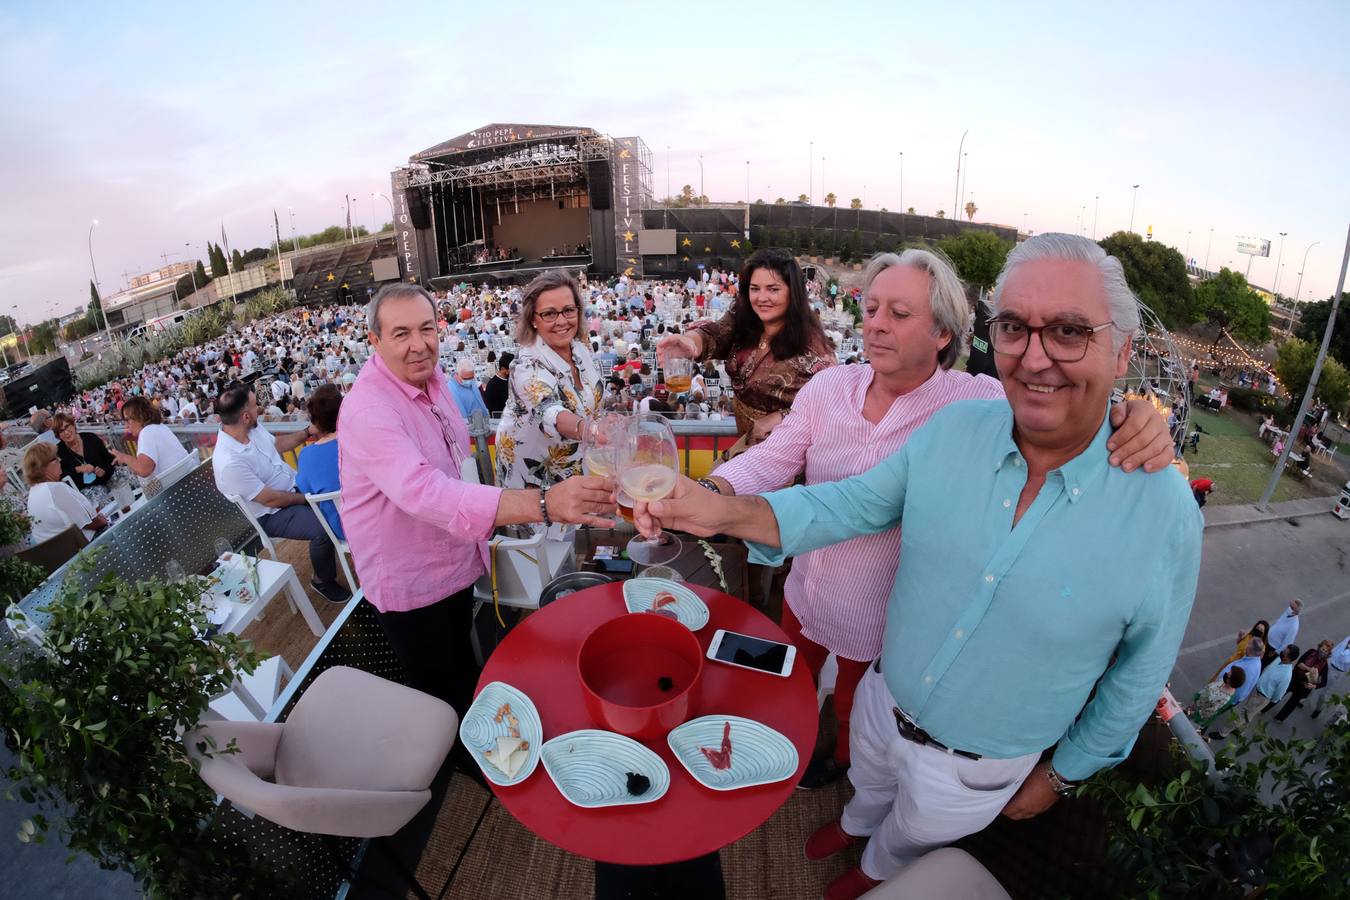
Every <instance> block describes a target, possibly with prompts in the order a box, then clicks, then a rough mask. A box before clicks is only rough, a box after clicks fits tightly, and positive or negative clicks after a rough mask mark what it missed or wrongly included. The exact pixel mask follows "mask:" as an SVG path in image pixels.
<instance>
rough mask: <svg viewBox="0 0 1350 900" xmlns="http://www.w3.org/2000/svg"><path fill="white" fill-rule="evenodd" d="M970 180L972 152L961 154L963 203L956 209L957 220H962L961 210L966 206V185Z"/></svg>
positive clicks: (961, 201)
mask: <svg viewBox="0 0 1350 900" xmlns="http://www.w3.org/2000/svg"><path fill="white" fill-rule="evenodd" d="M969 182H970V154H969V153H962V154H961V200H960V203H961V205H960V206H959V207H958V208H957V210H956V221H958V222H959V221H961V211H962V210H963V209H965V208H966V185H967V184H968V183H969Z"/></svg>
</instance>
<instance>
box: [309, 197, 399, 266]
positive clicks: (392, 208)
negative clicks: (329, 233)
mask: <svg viewBox="0 0 1350 900" xmlns="http://www.w3.org/2000/svg"><path fill="white" fill-rule="evenodd" d="M381 196H384V195H383V194H381ZM384 199H386V200H389V198H388V197H385V198H384ZM286 212H287V213H289V214H290V217H291V251H292V252H294V251H296V250H299V249H300V241H299V240H298V239H297V238H296V236H295V207H294V206H288V207H286ZM389 215H390V217H392V216H393V215H394V201H392V200H389Z"/></svg>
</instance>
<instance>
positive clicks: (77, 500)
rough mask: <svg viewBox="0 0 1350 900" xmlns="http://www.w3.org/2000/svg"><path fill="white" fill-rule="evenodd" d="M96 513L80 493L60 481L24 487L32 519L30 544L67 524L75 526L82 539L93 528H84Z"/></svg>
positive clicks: (45, 538) (92, 533)
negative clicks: (80, 532)
mask: <svg viewBox="0 0 1350 900" xmlns="http://www.w3.org/2000/svg"><path fill="white" fill-rule="evenodd" d="M97 515H98V510H96V509H94V505H93V504H92V503H90V502H89V501H88V500H86V499H84V495H83V494H81V493H80V492H79V491H77V490H75V489H74V488H73V487H71V486H70V485H68V484H66V483H65V482H64V481H43V482H39V483H38V484H35V485H33V486H32V487H31V488H29V489H28V517H29V518H30V519H32V520H33V543H35V544H40V543H42V542H43V541H45V540H47V539H48V538H53V537H56V536H57V535H58V534H60V533H61V532H63V531H65V530H66V529H67V528H69V527H70V526H71V525H79V526H80V527H81V530H83V531H84V536H85V537H86V538H91V539H92V538H93V536H94V532H93V529H90V528H84V526H85V525H88V524H89V522H90V521H91V520H92V519H93V518H94V517H95V516H97Z"/></svg>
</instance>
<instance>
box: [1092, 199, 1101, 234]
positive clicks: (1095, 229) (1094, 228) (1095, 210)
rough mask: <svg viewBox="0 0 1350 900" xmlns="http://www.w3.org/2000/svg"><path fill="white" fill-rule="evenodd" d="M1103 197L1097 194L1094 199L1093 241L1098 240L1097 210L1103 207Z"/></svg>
mask: <svg viewBox="0 0 1350 900" xmlns="http://www.w3.org/2000/svg"><path fill="white" fill-rule="evenodd" d="M1101 200H1102V195H1101V194H1096V195H1095V196H1093V198H1092V239H1093V240H1094V241H1095V240H1096V239H1097V209H1098V207H1099V206H1100V205H1101Z"/></svg>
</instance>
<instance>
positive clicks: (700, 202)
mask: <svg viewBox="0 0 1350 900" xmlns="http://www.w3.org/2000/svg"><path fill="white" fill-rule="evenodd" d="M704 196H705V195H704V193H703V154H702V153H700V154H699V155H698V205H699V206H702V205H703V198H704Z"/></svg>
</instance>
